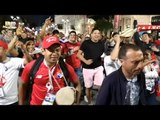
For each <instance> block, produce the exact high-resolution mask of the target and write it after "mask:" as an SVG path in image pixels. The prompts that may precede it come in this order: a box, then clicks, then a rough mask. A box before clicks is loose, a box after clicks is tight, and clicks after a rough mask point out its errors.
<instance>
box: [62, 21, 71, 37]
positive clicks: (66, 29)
mask: <svg viewBox="0 0 160 120" xmlns="http://www.w3.org/2000/svg"><path fill="white" fill-rule="evenodd" d="M62 22H63V24H64V34H65V36H67V35H68V25H69V24H68V23H69V22H70V21H69V20H68V19H66V20H65V19H62Z"/></svg>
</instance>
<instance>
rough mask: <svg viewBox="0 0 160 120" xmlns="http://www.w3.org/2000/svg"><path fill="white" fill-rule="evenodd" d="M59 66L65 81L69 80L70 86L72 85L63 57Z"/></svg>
mask: <svg viewBox="0 0 160 120" xmlns="http://www.w3.org/2000/svg"><path fill="white" fill-rule="evenodd" d="M59 65H60V68H61V70H62V72H63V74H64V77H65V79H66V80H67V83H68V85H70V81H69V71H68V69H67V66H66V63H65V62H64V59H63V58H62V57H60V58H59Z"/></svg>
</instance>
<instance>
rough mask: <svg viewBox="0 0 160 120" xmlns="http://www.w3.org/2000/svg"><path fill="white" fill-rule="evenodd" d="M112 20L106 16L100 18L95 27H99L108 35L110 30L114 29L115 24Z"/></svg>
mask: <svg viewBox="0 0 160 120" xmlns="http://www.w3.org/2000/svg"><path fill="white" fill-rule="evenodd" d="M111 21H112V20H107V19H105V18H102V19H98V20H97V21H96V25H95V27H98V28H99V29H100V30H101V31H102V32H103V33H104V34H105V35H106V34H107V31H108V30H110V29H113V24H112V22H111Z"/></svg>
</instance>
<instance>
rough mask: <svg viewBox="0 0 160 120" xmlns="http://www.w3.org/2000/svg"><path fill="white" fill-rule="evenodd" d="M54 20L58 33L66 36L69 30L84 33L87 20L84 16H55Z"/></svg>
mask: <svg viewBox="0 0 160 120" xmlns="http://www.w3.org/2000/svg"><path fill="white" fill-rule="evenodd" d="M54 19H55V20H54V21H55V24H56V25H57V28H58V29H59V31H61V32H63V33H64V34H65V35H66V36H67V35H68V33H69V32H70V31H71V30H74V31H76V32H77V33H84V32H85V27H86V24H87V20H88V18H87V16H86V15H55V18H54Z"/></svg>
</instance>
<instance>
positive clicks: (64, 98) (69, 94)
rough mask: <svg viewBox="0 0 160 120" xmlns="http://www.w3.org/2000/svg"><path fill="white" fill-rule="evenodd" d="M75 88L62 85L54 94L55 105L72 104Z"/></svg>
mask: <svg viewBox="0 0 160 120" xmlns="http://www.w3.org/2000/svg"><path fill="white" fill-rule="evenodd" d="M75 94H76V93H75V89H74V88H73V87H68V86H67V87H63V88H61V89H60V90H59V91H58V92H57V94H56V103H57V105H73V104H74V101H75V96H76V95H75Z"/></svg>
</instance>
